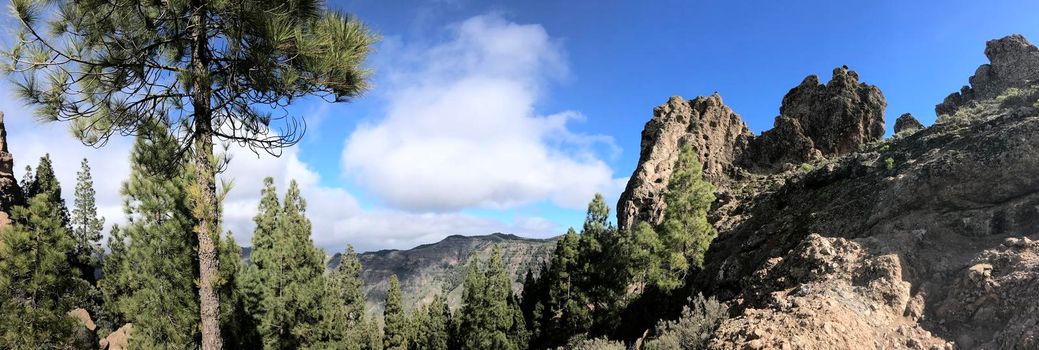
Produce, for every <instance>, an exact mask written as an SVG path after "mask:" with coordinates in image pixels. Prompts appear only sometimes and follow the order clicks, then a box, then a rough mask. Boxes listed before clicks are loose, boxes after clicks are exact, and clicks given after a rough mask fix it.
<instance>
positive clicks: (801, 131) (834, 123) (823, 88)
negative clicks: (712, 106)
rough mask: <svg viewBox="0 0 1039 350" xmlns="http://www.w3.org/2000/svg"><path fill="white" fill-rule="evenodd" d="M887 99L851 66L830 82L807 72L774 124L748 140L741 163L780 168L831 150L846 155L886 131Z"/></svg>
mask: <svg viewBox="0 0 1039 350" xmlns="http://www.w3.org/2000/svg"><path fill="white" fill-rule="evenodd" d="M886 107H887V101H886V100H885V99H884V94H883V93H881V91H880V89H879V88H877V87H876V86H873V85H869V84H866V83H861V82H859V75H858V73H856V72H854V71H852V70H849V69H848V67H847V66H843V67H837V68H835V69H834V70H833V77H832V78H831V79H830V81H829V82H827V83H826V84H822V83H820V82H819V78H818V77H817V76H815V75H809V76H808V77H806V78H805V79H804V80H803V81H801V84H800V85H798V86H797V87H794V88H793V89H790V92H788V93H787V94H786V96H784V97H783V104H782V106H781V107H780V108H779V116H777V117H776V121H775V124H774V127H773V129H772V130H769V131H766V132H764V133H762V134H761V136H760V137H758V138H755V139H754V140H753V141H752V142H751V144H750V150H749V151H748V155H747V159H746V160H745V161H744V162H743V165H744V166H746V167H748V168H751V169H764V170H776V169H779V168H783V167H785V166H786V165H788V164H799V163H804V162H810V161H814V160H818V159H821V158H823V157H827V156H833V155H845V154H848V153H851V152H854V151H856V150H858V149H859V146H860V145H862V144H865V143H868V142H871V141H875V140H878V139H880V138H881V137H883V136H884V108H886Z"/></svg>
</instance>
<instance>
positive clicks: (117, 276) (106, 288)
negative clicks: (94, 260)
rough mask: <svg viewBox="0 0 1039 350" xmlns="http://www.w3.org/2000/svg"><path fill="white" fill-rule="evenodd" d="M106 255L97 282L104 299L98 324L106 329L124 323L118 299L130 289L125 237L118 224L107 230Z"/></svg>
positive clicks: (116, 327) (111, 328)
mask: <svg viewBox="0 0 1039 350" xmlns="http://www.w3.org/2000/svg"><path fill="white" fill-rule="evenodd" d="M108 250H109V252H108V255H105V257H104V259H103V260H102V263H101V271H102V276H103V277H102V278H101V280H99V281H98V282H97V287H98V289H99V290H100V291H101V296H102V300H103V301H104V303H103V305H104V307H103V310H104V314H105V317H101V318H100V320H99V321H100V323H99V326H101V327H103V328H104V329H105V330H107V331H111V330H114V329H118V328H119V327H121V326H122V325H123V324H126V319H124V318H123V316H122V313H121V312H120V311H119V307H118V305H119V300H121V299H122V298H124V297H125V296H126V295H127V294H128V293H129V290H130V282H131V281H130V279H131V278H132V276H131V275H130V274H129V272H130V268H129V267H128V266H126V264H128V262H127V261H126V259H127V250H128V249H127V239H126V234H124V233H123V231H122V229H121V228H120V227H119V225H112V229H111V230H110V231H109V232H108Z"/></svg>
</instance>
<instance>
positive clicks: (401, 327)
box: [382, 275, 408, 350]
mask: <svg viewBox="0 0 1039 350" xmlns="http://www.w3.org/2000/svg"><path fill="white" fill-rule="evenodd" d="M383 321H384V322H385V323H386V327H385V329H384V330H383V341H382V344H383V345H382V348H383V349H385V350H407V349H408V324H407V315H405V314H404V301H403V300H402V297H401V292H400V280H398V279H397V275H391V276H390V287H389V289H388V290H387V291H386V308H385V310H384V311H383Z"/></svg>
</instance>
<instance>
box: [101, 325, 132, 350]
mask: <svg viewBox="0 0 1039 350" xmlns="http://www.w3.org/2000/svg"><path fill="white" fill-rule="evenodd" d="M132 335H133V324H132V323H127V324H125V325H123V326H122V327H119V329H117V330H115V332H112V334H109V335H108V337H106V338H105V339H102V340H101V343H100V344H101V346H100V348H101V350H127V349H129V348H130V337H131V336H132Z"/></svg>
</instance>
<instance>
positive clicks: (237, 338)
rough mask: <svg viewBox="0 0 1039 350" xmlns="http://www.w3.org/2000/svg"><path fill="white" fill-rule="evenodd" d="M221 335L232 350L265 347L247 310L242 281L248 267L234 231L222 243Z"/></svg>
mask: <svg viewBox="0 0 1039 350" xmlns="http://www.w3.org/2000/svg"><path fill="white" fill-rule="evenodd" d="M217 252H218V253H219V254H220V257H219V259H220V261H221V264H220V281H219V283H218V284H217V292H218V293H219V295H220V330H221V332H220V334H221V335H222V336H223V337H224V345H225V346H226V347H227V348H229V349H258V348H260V347H262V346H263V344H262V341H261V340H262V338H261V337H260V333H259V328H258V325H257V324H256V319H255V318H253V316H252V315H250V314H249V312H248V310H247V309H246V297H245V295H244V292H243V291H242V289H241V287H240V286H241V281H240V279H239V277H240V276H241V275H242V274H243V271H244V267H243V266H242V263H241V261H242V260H241V256H242V248H241V247H240V246H238V242H236V241H235V239H234V235H232V234H231V232H230V231H228V232H227V234H225V235H224V238H223V239H221V240H220V246H219V247H218V248H217Z"/></svg>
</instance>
